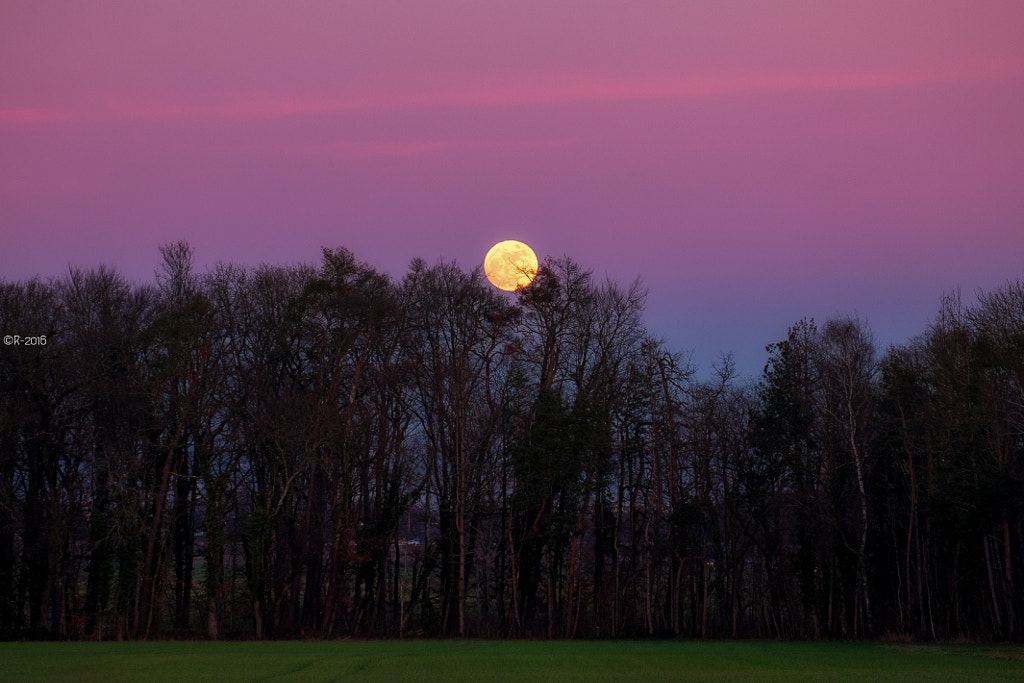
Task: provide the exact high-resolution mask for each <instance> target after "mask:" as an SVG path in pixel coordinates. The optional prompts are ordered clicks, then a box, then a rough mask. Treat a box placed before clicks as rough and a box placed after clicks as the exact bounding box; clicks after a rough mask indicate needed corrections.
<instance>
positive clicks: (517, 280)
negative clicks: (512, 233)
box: [484, 240, 537, 292]
mask: <svg viewBox="0 0 1024 683" xmlns="http://www.w3.org/2000/svg"><path fill="white" fill-rule="evenodd" d="M484 274H485V275H487V279H488V280H490V281H491V284H492V285H494V286H495V287H497V288H498V289H503V290H505V291H506V292H514V291H515V290H517V289H520V288H522V287H525V286H526V285H528V284H530V283H531V282H533V278H534V277H536V275H537V255H536V254H534V253H533V249H530V247H528V246H526V245H525V244H523V243H522V242H518V241H516V240H505V241H504V242H498V243H497V244H495V245H494V246H493V247H491V249H490V251H488V252H487V256H486V257H484Z"/></svg>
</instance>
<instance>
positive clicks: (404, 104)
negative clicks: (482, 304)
mask: <svg viewBox="0 0 1024 683" xmlns="http://www.w3.org/2000/svg"><path fill="white" fill-rule="evenodd" d="M1022 72H1024V70H1022V69H1021V68H1020V67H1019V66H1018V65H1007V66H1006V67H1005V68H993V69H989V70H985V71H972V72H963V73H957V72H949V71H945V72H917V73H914V72H834V73H828V72H822V73H807V72H776V73H755V72H747V73H734V74H724V75H720V76H710V77H701V78H690V79H681V80H668V79H663V80H632V79H607V78H593V77H584V78H574V77H571V76H568V77H567V76H560V77H556V78H551V77H547V78H541V79H532V78H531V79H528V78H526V77H522V76H521V77H519V78H518V79H509V81H508V82H506V83H505V84H503V85H500V86H498V87H485V88H478V87H473V86H472V85H470V86H463V87H457V88H455V87H452V88H448V89H444V88H441V89H433V90H431V91H422V90H416V89H408V90H404V91H402V92H396V93H393V94H368V95H360V94H356V95H352V96H347V97H327V98H305V99H303V98H291V97H286V98H273V97H271V98H253V99H246V98H244V97H243V98H241V99H239V100H237V101H229V102H214V103H175V102H156V101H150V102H145V101H134V100H130V99H125V100H122V101H115V102H108V103H107V104H106V105H104V106H100V107H97V108H94V109H93V110H91V111H89V110H83V111H79V112H77V113H76V112H72V111H56V110H52V109H7V110H0V125H4V124H8V125H26V124H38V123H49V122H54V121H61V120H75V119H77V120H119V119H127V120H159V119H172V120H189V119H196V120H217V119H223V120H245V119H280V118H287V117H294V116H310V115H329V114H337V113H342V112H349V111H372V110H394V109H418V108H424V109H437V108H474V107H503V106H524V105H544V104H567V103H568V104H571V103H588V102H591V103H600V102H617V101H638V100H659V99H666V100H672V99H676V100H678V99H696V98H706V97H716V96H726V95H746V94H759V93H767V92H794V91H828V90H852V89H862V88H876V87H899V86H912V85H923V84H930V83H941V82H954V81H964V80H979V79H985V80H988V79H993V78H1007V77H1015V76H1016V77H1019V76H1021V75H1022Z"/></svg>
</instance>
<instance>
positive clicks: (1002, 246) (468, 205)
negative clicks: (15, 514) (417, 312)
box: [0, 0, 1024, 376]
mask: <svg viewBox="0 0 1024 683" xmlns="http://www.w3.org/2000/svg"><path fill="white" fill-rule="evenodd" d="M1022 36H1024V2H1019V1H1017V0H1007V1H1005V2H994V1H993V2H985V1H981V2H978V1H975V0H972V1H967V0H964V1H962V2H944V1H942V0H923V1H900V0H884V1H882V2H864V1H858V2H853V1H852V0H851V1H850V2H841V1H839V0H836V1H835V2H823V1H822V0H793V1H789V2H770V1H766V0H752V1H750V2H717V1H716V2H702V1H701V2H698V1H696V0H693V1H684V0H678V1H660V2H600V1H596V0H588V1H585V2H551V1H550V0H545V1H543V2H506V3H496V2H478V1H469V0H467V1H465V2H455V1H446V2H408V1H404V0H403V1H401V2H381V1H378V0H375V1H374V2H359V3H356V2H342V1H341V0H332V1H324V2H287V3H285V2H279V3H275V2H251V1H249V0H241V1H239V2H226V1H220V0H196V1H184V0H174V1H171V0H168V1H167V2H147V1H145V0H124V1H122V2H102V1H99V0H90V2H74V1H72V0H67V1H64V2H47V1H45V0H43V1H40V0H25V1H21V0H0V65H2V66H0V277H3V278H4V279H7V280H15V279H22V278H26V277H30V276H32V275H36V274H40V275H44V276H50V275H54V276H60V275H63V274H64V273H66V272H67V268H68V264H69V263H71V264H74V265H79V266H95V265H99V264H100V263H106V264H110V265H114V266H117V267H118V268H119V269H120V270H121V271H122V272H123V273H125V274H126V275H127V276H129V277H130V278H132V279H140V280H151V279H152V273H153V269H154V268H155V267H156V265H157V262H158V260H159V254H158V251H157V247H158V245H159V244H163V243H167V242H171V241H175V240H179V239H185V240H188V241H190V242H191V243H192V244H193V246H194V247H195V249H196V251H197V258H198V260H199V263H200V265H201V266H202V267H206V266H207V265H209V264H212V263H215V262H216V261H219V260H223V261H233V262H236V263H244V264H250V265H256V264H258V263H260V262H270V263H286V262H297V261H315V260H317V259H318V257H319V249H320V247H321V246H322V245H327V246H345V247H348V248H349V249H351V250H352V251H353V252H354V253H355V255H356V256H357V257H358V258H359V259H361V260H363V261H366V262H368V263H370V264H371V265H373V266H375V267H378V268H380V269H382V270H385V271H387V272H389V273H391V274H392V275H393V276H395V277H401V276H402V274H403V273H404V271H405V269H406V266H407V265H408V263H409V261H410V260H411V259H413V258H415V257H422V258H425V259H426V260H427V261H428V262H431V263H433V262H436V261H437V260H438V259H440V258H442V257H443V258H445V259H455V260H456V261H457V262H458V263H459V264H460V265H462V266H463V267H465V268H472V267H476V266H478V265H479V264H480V263H481V262H482V260H483V256H484V254H485V252H486V251H487V249H488V248H489V247H490V246H491V245H492V244H493V243H495V242H497V241H499V240H503V239H509V238H515V239H521V240H523V241H525V242H527V243H529V244H530V245H531V246H532V247H533V248H534V249H535V251H537V253H538V256H541V257H543V256H545V255H554V256H560V255H563V254H568V255H569V256H571V257H573V258H574V259H576V260H577V261H579V262H580V263H582V264H583V265H584V266H586V267H588V268H592V269H593V270H594V271H595V272H596V273H597V274H598V275H599V276H603V275H604V274H605V273H607V274H608V275H609V276H611V277H612V278H614V279H616V280H619V281H620V282H622V283H623V284H627V283H629V282H630V281H631V280H632V279H633V278H635V277H636V276H637V275H639V276H640V277H642V279H643V280H644V282H645V283H646V285H647V286H648V289H649V291H650V295H649V299H648V313H647V321H648V324H649V325H650V327H651V329H652V330H653V331H654V332H655V333H656V334H658V335H660V336H662V337H664V338H665V339H666V341H667V343H668V346H669V347H671V348H674V349H677V350H682V351H687V350H692V351H693V354H694V355H693V358H694V360H695V362H696V363H697V364H698V366H699V368H700V370H701V373H702V374H704V373H706V372H707V370H708V369H709V368H710V365H711V363H712V362H713V361H714V360H715V359H716V358H717V357H718V356H719V355H720V354H721V353H724V352H727V351H733V352H735V354H736V358H737V360H738V362H739V366H740V369H741V370H742V371H743V372H744V374H747V375H750V376H754V375H756V374H757V373H759V372H760V369H761V366H762V365H763V363H764V361H765V359H766V354H765V353H764V349H763V347H764V346H765V345H766V344H768V343H770V342H773V341H778V340H779V339H781V338H783V337H784V336H785V331H786V328H787V327H788V326H789V325H790V324H792V323H793V322H795V321H796V320H798V319H800V318H802V317H805V316H807V317H814V318H815V319H817V320H818V321H819V322H821V321H824V320H825V319H826V318H828V317H830V316H832V315H836V314H856V315H859V316H860V317H861V318H864V319H866V320H867V322H868V324H869V325H870V327H871V328H872V329H873V330H874V331H875V334H876V337H877V338H878V341H879V343H880V345H881V346H883V347H884V346H885V345H886V344H888V343H892V342H903V341H905V340H906V339H908V338H909V337H910V336H912V335H914V334H917V333H918V332H920V331H922V330H923V329H924V326H925V325H926V324H927V323H928V322H929V321H930V320H931V319H932V317H933V316H934V314H935V312H936V311H937V308H938V301H939V298H940V296H941V295H942V294H943V292H947V291H950V290H952V289H954V288H961V289H962V291H963V292H964V294H965V295H967V296H972V295H973V293H974V292H975V291H977V290H978V289H979V288H980V289H991V288H993V287H996V286H999V285H1001V284H1003V283H1005V282H1006V281H1007V280H1017V279H1020V278H1022V277H1024V39H1022Z"/></svg>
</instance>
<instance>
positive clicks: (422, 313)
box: [0, 243, 1024, 640]
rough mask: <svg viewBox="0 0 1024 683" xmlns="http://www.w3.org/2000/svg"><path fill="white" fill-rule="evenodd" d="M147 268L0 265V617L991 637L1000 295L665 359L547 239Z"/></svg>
mask: <svg viewBox="0 0 1024 683" xmlns="http://www.w3.org/2000/svg"><path fill="white" fill-rule="evenodd" d="M161 253H162V256H163V262H162V264H161V266H160V268H159V269H158V271H157V273H156V277H155V281H154V282H152V283H144V284H140V283H129V282H128V281H127V280H126V279H125V278H124V277H122V276H121V275H120V274H119V273H117V272H116V271H115V270H112V269H109V268H106V267H100V268H96V269H92V270H79V269H72V270H71V271H70V272H69V274H68V275H67V276H65V277H63V278H60V279H50V280H41V279H39V278H36V279H31V280H27V281H20V282H0V332H2V333H4V334H11V335H15V334H17V335H19V338H21V339H20V341H19V343H10V340H7V345H6V346H5V347H4V348H3V349H2V351H0V632H2V633H3V634H6V635H7V636H8V637H24V636H26V635H28V636H30V637H42V636H44V635H55V636H59V637H68V638H96V639H101V638H102V639H107V638H116V639H128V638H158V637H208V638H257V639H262V638H295V637H318V638H320V637H322V638H334V637H349V636H351V637H389V638H390V637H415V636H483V637H544V638H584V637H586V638H592V637H639V636H659V637H663V636H679V637H758V638H872V637H900V638H916V639H929V640H931V639H937V640H945V639H958V638H969V639H1019V638H1020V637H1021V633H1022V626H1024V623H1022V618H1021V613H1022V612H1024V601H1022V599H1021V594H1020V591H1019V590H1018V587H1020V586H1024V575H1022V571H1024V558H1022V555H1021V549H1022V547H1024V525H1022V521H1024V496H1022V493H1024V487H1022V482H1024V472H1022V456H1024V283H1022V282H1016V283H1008V284H1007V285H1005V286H1004V287H1002V288H999V289H997V290H995V291H992V292H988V293H981V294H979V296H978V297H977V299H976V301H975V302H973V303H971V304H970V305H968V304H965V303H964V302H963V301H962V300H961V299H960V298H959V297H958V296H956V295H948V296H946V297H945V298H944V299H942V301H941V303H940V305H939V311H938V313H937V315H936V317H935V319H934V322H932V323H931V324H930V325H928V326H927V328H926V329H925V330H924V331H922V332H921V334H920V335H919V336H917V337H915V338H913V339H911V340H910V341H908V342H906V343H904V344H902V345H897V346H893V347H891V348H888V349H879V348H878V347H877V345H876V344H875V342H874V340H873V338H872V335H871V332H870V330H869V329H868V326H867V325H866V324H865V323H864V322H863V321H861V320H859V319H857V318H852V317H836V318H833V319H830V320H827V321H825V322H824V323H823V324H822V325H821V326H820V327H819V326H818V325H816V324H815V323H814V321H811V320H801V321H798V322H796V323H795V324H793V325H792V326H791V327H790V329H789V331H788V334H787V337H786V338H785V339H783V340H780V341H778V342H776V343H773V344H771V345H770V346H768V358H769V359H768V362H767V365H766V366H765V368H764V372H763V374H762V375H761V376H760V377H759V378H756V379H754V380H750V379H745V378H741V377H739V376H738V374H737V373H736V371H735V369H734V366H733V363H732V362H731V359H730V358H729V357H728V356H725V357H723V358H722V360H721V361H720V362H719V363H718V364H717V365H716V367H715V368H714V372H713V373H711V376H710V378H709V379H698V378H697V374H696V373H695V369H694V368H693V366H692V364H691V363H690V362H689V361H688V360H687V358H686V356H685V355H683V354H680V353H678V352H674V351H672V350H670V349H667V348H666V347H665V345H664V343H663V342H662V341H660V340H658V339H655V338H653V337H652V336H651V335H650V333H649V332H648V331H647V330H646V329H645V326H644V322H643V309H644V298H645V291H644V289H643V287H642V285H641V283H640V282H639V281H637V282H634V283H632V284H630V285H628V286H623V285H621V284H619V283H616V282H613V281H610V280H605V281H598V280H597V279H595V278H594V277H593V275H592V273H591V272H589V271H587V270H586V269H584V268H583V267H581V266H580V265H579V264H577V263H575V262H574V261H573V260H572V259H570V258H568V257H564V258H560V259H548V260H546V261H545V262H544V264H543V265H542V266H541V268H540V270H539V272H538V275H537V278H536V279H535V281H534V282H533V284H531V285H530V286H528V287H526V288H524V289H522V290H520V291H518V292H517V293H516V294H515V295H513V296H507V295H504V294H501V293H499V292H498V291H497V290H495V289H494V288H493V287H491V286H490V285H489V284H488V283H487V282H486V281H485V280H483V278H482V276H481V273H480V271H479V269H476V270H473V271H470V272H467V271H465V270H462V269H460V268H459V267H458V266H457V265H456V264H454V263H445V262H441V263H438V264H436V265H428V264H426V263H424V262H423V261H421V260H416V261H414V262H413V263H412V264H411V265H410V267H409V269H408V272H407V273H406V274H405V275H404V277H402V278H401V280H393V279H392V278H389V277H388V276H387V275H385V274H382V273H380V272H378V271H377V270H375V269H374V268H372V267H371V266H369V265H367V264H365V263H361V262H359V261H358V260H356V258H355V257H354V256H353V255H352V254H351V253H350V252H348V251H346V250H345V249H340V248H339V249H324V250H323V255H322V259H321V261H320V262H319V263H318V264H300V265H290V266H268V265H263V266H259V267H256V268H244V267H240V266H237V265H232V264H219V265H217V266H216V267H214V268H212V269H210V270H208V271H207V272H205V273H202V274H199V273H197V272H195V270H194V268H193V258H192V250H191V248H190V247H189V245H188V244H186V243H177V244H170V245H166V246H164V247H162V248H161ZM29 337H31V338H34V339H35V342H34V343H30V344H26V343H24V338H29ZM41 342H42V343H41Z"/></svg>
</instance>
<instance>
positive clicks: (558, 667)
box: [0, 640, 1024, 683]
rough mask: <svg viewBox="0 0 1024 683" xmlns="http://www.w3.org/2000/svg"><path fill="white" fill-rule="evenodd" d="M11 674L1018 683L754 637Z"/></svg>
mask: <svg viewBox="0 0 1024 683" xmlns="http://www.w3.org/2000/svg"><path fill="white" fill-rule="evenodd" d="M0 680H4V681H7V680H13V681H21V680H26V681H58V680H59V681H103V682H104V683H110V682H113V681H135V680H147V681H150V680H152V681H160V680H168V681H171V680H173V681H181V680H196V681H202V680H208V681H277V680H281V681H334V680H352V681H422V680H445V681H450V680H464V681H470V680H472V681H509V680H514V681H548V680H559V681H600V680H607V681H629V680H636V681H658V680H673V681H678V680H691V681H743V683H753V682H755V681H801V680H803V681H858V680H860V681H927V682H928V683H939V682H941V681H999V680H1003V681H1010V680H1017V681H1024V646H1021V645H886V644H878V643H778V642H761V641H736V642H733V641H713V642H699V641H682V642H679V641H572V642H564V641H563V642H535V641H482V640H466V641H459V640H416V641H301V642H217V643H210V642H180V641H179V642H147V643H141V642H132V643H93V642H88V643H81V642H75V643H39V642H29V643H0Z"/></svg>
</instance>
